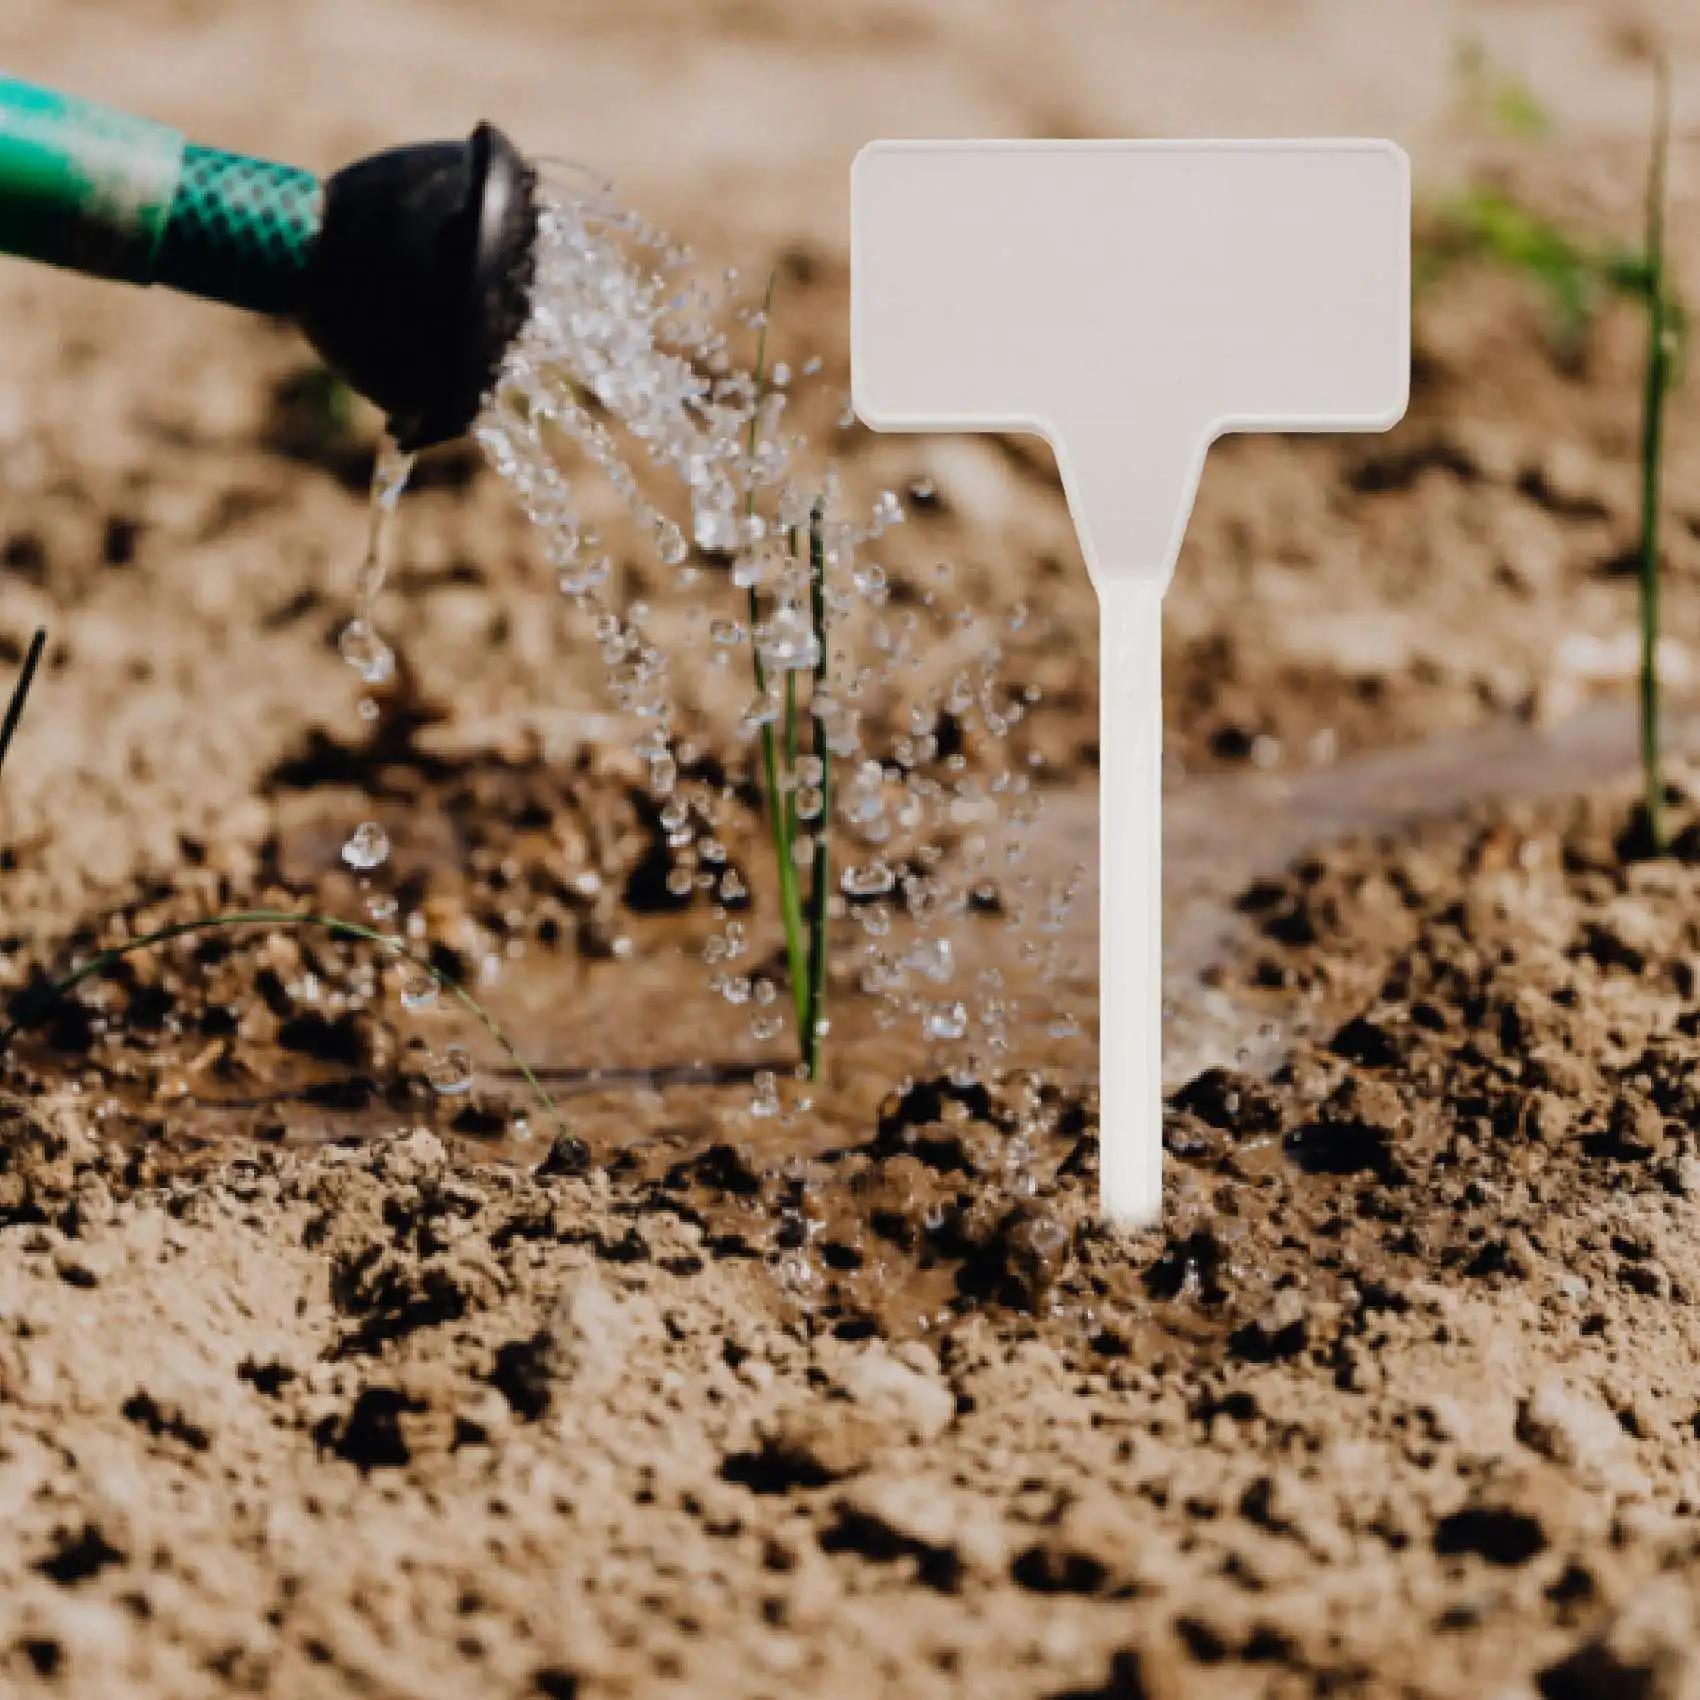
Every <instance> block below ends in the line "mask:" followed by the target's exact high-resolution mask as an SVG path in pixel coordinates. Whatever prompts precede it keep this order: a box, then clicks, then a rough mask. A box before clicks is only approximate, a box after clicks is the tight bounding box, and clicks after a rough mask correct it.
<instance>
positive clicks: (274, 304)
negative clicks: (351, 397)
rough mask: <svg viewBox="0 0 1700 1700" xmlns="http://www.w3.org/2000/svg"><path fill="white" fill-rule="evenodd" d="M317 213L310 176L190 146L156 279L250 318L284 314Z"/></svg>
mask: <svg viewBox="0 0 1700 1700" xmlns="http://www.w3.org/2000/svg"><path fill="white" fill-rule="evenodd" d="M323 212H324V192H323V190H322V189H321V187H320V185H319V180H318V178H316V177H315V176H313V174H312V173H311V172H307V171H297V170H296V169H295V168H294V167H293V166H288V165H273V164H272V163H270V162H269V161H267V160H261V159H249V158H247V157H245V156H244V155H242V154H234V153H222V152H220V151H219V150H218V149H216V148H202V147H194V146H191V147H189V148H187V149H186V150H185V151H184V155H183V171H182V175H181V177H180V178H179V179H178V183H177V193H176V195H175V197H174V198H173V200H172V203H171V211H170V213H169V214H168V215H167V218H166V225H165V234H164V237H163V238H162V240H161V242H160V249H159V261H158V268H157V270H156V272H155V281H156V282H158V283H163V284H168V285H169V286H170V287H171V288H173V289H182V290H187V291H188V292H189V293H190V294H192V295H205V296H210V297H211V298H212V299H213V300H215V301H225V302H228V303H229V304H230V305H231V306H233V307H246V308H248V309H249V310H250V311H252V312H256V313H276V314H291V313H293V312H294V311H295V309H296V307H297V306H298V305H299V304H300V293H301V275H302V273H303V272H304V271H305V270H306V266H307V261H308V258H309V257H310V256H311V254H312V252H313V244H314V242H315V241H316V240H317V238H318V234H319V222H320V219H321V218H322V216H323Z"/></svg>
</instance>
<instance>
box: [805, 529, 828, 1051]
mask: <svg viewBox="0 0 1700 1700" xmlns="http://www.w3.org/2000/svg"><path fill="white" fill-rule="evenodd" d="M825 517H826V510H825V506H824V504H823V503H820V502H816V503H815V505H814V508H813V510H812V511H811V512H810V514H809V620H810V623H811V624H812V625H813V627H814V633H815V646H816V655H815V682H814V692H813V695H812V697H811V700H810V707H811V709H812V710H813V712H812V713H811V715H810V720H811V721H812V723H813V738H814V744H813V748H814V755H815V760H816V761H818V762H819V763H820V813H819V815H818V817H817V818H818V820H819V822H820V824H819V826H818V827H817V828H816V829H815V835H814V838H815V853H814V866H813V868H812V869H811V870H810V874H809V1000H808V1023H807V1025H806V1026H805V1027H804V1029H803V1062H804V1065H805V1067H806V1069H807V1071H808V1076H809V1079H810V1080H818V1079H819V1078H820V1064H821V1050H822V1045H821V1040H822V1038H823V1034H822V1032H821V1023H822V1021H823V1020H824V1019H825V1015H826V944H827V939H826V923H827V906H828V904H829V903H830V902H831V896H832V893H831V880H832V754H831V751H830V750H829V749H828V748H827V742H826V720H825V718H824V716H823V715H822V713H821V710H820V700H821V697H822V695H823V694H824V693H825V691H826V683H827V669H828V665H829V663H828V656H827V632H826V538H825V536H824V535H823V532H822V522H823V521H824V519H825Z"/></svg>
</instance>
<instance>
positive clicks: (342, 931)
mask: <svg viewBox="0 0 1700 1700" xmlns="http://www.w3.org/2000/svg"><path fill="white" fill-rule="evenodd" d="M238 927H311V928H316V929H318V930H319V931H321V932H326V933H329V934H330V935H331V936H332V937H333V938H348V939H359V940H361V941H362V942H364V943H366V944H372V945H377V946H378V947H379V948H380V949H381V950H385V951H387V952H389V954H390V955H391V956H394V957H396V958H398V959H399V960H401V961H403V962H408V963H411V964H412V965H413V966H414V967H415V968H417V969H419V970H420V971H421V972H422V973H425V974H429V975H430V977H431V978H432V980H434V981H435V982H436V984H437V985H438V986H439V987H441V988H442V990H443V991H445V992H447V993H448V994H449V996H450V997H452V998H453V999H454V1000H455V1001H456V1002H457V1003H458V1004H460V1006H461V1007H462V1008H463V1009H465V1010H466V1011H467V1012H468V1014H470V1015H472V1016H473V1017H474V1018H475V1019H476V1020H477V1021H478V1023H479V1024H480V1025H481V1026H482V1027H483V1028H484V1030H485V1032H487V1033H488V1034H489V1035H490V1037H491V1038H492V1039H494V1040H495V1041H496V1043H497V1044H498V1045H500V1046H501V1047H502V1050H503V1051H504V1052H505V1053H506V1055H507V1058H508V1061H509V1062H511V1063H512V1064H513V1066H514V1068H515V1070H516V1071H517V1072H518V1074H519V1076H520V1078H521V1079H522V1080H524V1081H525V1083H526V1085H527V1086H528V1087H530V1089H531V1092H532V1095H533V1096H534V1097H535V1098H536V1099H537V1102H538V1103H539V1104H540V1105H541V1106H542V1107H543V1109H544V1111H545V1112H546V1113H547V1114H548V1115H549V1117H550V1118H551V1120H553V1122H554V1123H555V1126H556V1127H557V1128H559V1129H560V1131H561V1132H562V1133H566V1132H567V1131H568V1129H567V1124H566V1121H565V1120H564V1119H563V1117H562V1115H561V1112H560V1110H559V1108H558V1107H557V1106H556V1103H555V1100H554V1099H553V1098H551V1097H550V1096H549V1093H548V1092H547V1091H546V1090H545V1088H544V1086H543V1083H542V1081H540V1080H539V1079H538V1078H537V1076H536V1074H535V1073H534V1072H533V1071H532V1069H531V1066H530V1065H529V1064H528V1063H527V1062H526V1060H525V1058H524V1057H522V1056H521V1055H520V1054H519V1051H518V1050H517V1049H516V1048H515V1046H514V1043H513V1041H512V1040H511V1039H509V1037H508V1036H507V1034H506V1033H504V1032H503V1031H502V1029H501V1028H500V1027H499V1026H498V1025H497V1024H496V1020H495V1018H494V1017H493V1016H492V1015H491V1014H490V1012H489V1011H488V1010H487V1009H485V1007H484V1006H483V1005H482V1004H481V1003H480V1002H479V1001H478V1000H477V999H476V998H475V997H473V995H472V994H471V993H470V992H469V991H467V990H466V988H465V987H464V986H462V985H461V983H460V982H459V981H458V980H456V979H455V978H454V977H453V976H452V975H449V974H445V973H444V972H443V971H442V969H440V968H439V967H437V965H436V964H435V963H434V962H432V961H431V960H430V958H429V957H425V956H421V955H419V954H418V952H416V951H413V950H410V949H409V948H408V947H407V946H406V945H405V944H403V943H402V942H401V940H400V939H395V938H390V937H389V936H388V935H386V934H384V933H380V932H377V931H375V930H374V929H373V928H371V927H365V926H362V925H361V924H360V923H359V922H358V921H343V920H339V919H338V918H337V917H336V916H334V915H315V914H310V913H309V914H297V913H295V912H294V911H292V910H288V909H240V910H235V911H233V912H232V913H230V914H228V915H210V916H206V917H204V918H203V919H201V920H198V921H179V922H177V923H176V924H175V925H173V926H169V927H161V928H159V929H158V930H157V931H156V932H151V933H146V934H144V935H143V936H142V937H141V938H137V939H128V940H126V941H125V942H124V943H123V944H119V945H112V946H110V947H109V948H108V949H106V950H102V951H98V952H96V954H95V955H94V956H92V957H90V958H89V960H88V961H87V962H85V963H83V964H82V966H81V967H80V968H76V969H74V970H72V972H71V973H69V974H67V975H66V976H65V977H64V978H63V979H61V980H57V981H55V982H54V983H53V984H52V985H51V986H49V987H46V988H45V989H42V990H38V991H30V992H25V993H23V994H22V995H21V996H20V997H18V998H15V999H14V1000H13V1001H12V1003H11V1004H10V1005H9V1006H8V1008H7V1011H6V1014H7V1016H8V1025H7V1027H6V1029H5V1031H4V1032H0V1049H5V1048H6V1047H7V1046H9V1045H10V1044H11V1042H12V1040H13V1039H14V1038H15V1037H16V1036H17V1035H18V1033H19V1032H20V1031H21V1030H22V1029H23V1028H25V1027H26V1026H30V1025H33V1023H34V1022H35V1021H37V1020H39V1019H40V1018H41V1016H42V1015H43V1014H44V1013H45V1012H46V1011H47V1010H48V1009H50V1008H51V1007H52V1006H53V1005H54V1004H56V1003H58V1002H60V1001H61V1000H62V999H64V998H66V997H68V996H69V995H70V994H71V993H72V992H73V991H75V990H76V988H77V987H78V986H80V985H81V984H82V983H83V982H84V981H85V980H92V979H94V978H95V977H96V976H97V975H100V974H104V973H105V972H106V971H107V970H108V969H109V968H112V967H114V966H115V965H116V964H117V963H119V962H121V961H122V960H123V959H124V958H125V957H126V956H132V955H134V954H135V953H136V952H137V951H141V950H152V949H154V948H155V947H156V946H159V945H162V944H170V943H171V941H172V940H173V939H181V938H189V937H191V936H192V935H194V934H196V933H212V932H221V931H228V930H230V929H233V928H238ZM20 1005H26V1006H27V1007H26V1008H24V1009H23V1010H22V1011H21V1012H20V1009H19V1006H20Z"/></svg>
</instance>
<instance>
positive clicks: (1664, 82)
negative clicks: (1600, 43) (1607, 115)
mask: <svg viewBox="0 0 1700 1700" xmlns="http://www.w3.org/2000/svg"><path fill="white" fill-rule="evenodd" d="M1669 157H1670V69H1669V66H1668V65H1667V64H1665V63H1664V62H1663V61H1661V62H1660V65H1659V72H1658V111H1657V117H1656V119H1655V122H1654V132H1653V160H1652V167H1651V170H1650V173H1649V178H1648V186H1647V286H1646V287H1647V371H1646V394H1645V398H1644V402H1643V409H1642V429H1641V549H1640V556H1641V559H1640V569H1641V573H1640V576H1641V766H1642V772H1643V777H1644V781H1645V789H1646V811H1647V840H1648V848H1649V849H1650V850H1651V851H1652V853H1653V854H1654V855H1655V856H1660V855H1663V854H1664V850H1665V822H1664V785H1663V781H1662V779H1661V777H1660V772H1661V767H1662V762H1661V753H1662V752H1661V748H1660V736H1659V635H1660V627H1661V607H1660V591H1661V585H1660V573H1659V510H1660V507H1661V505H1662V501H1663V483H1664V435H1665V398H1666V396H1667V394H1668V393H1669V390H1670V376H1671V370H1670V353H1671V350H1670V340H1669V334H1668V330H1669V324H1668V322H1669V302H1668V300H1667V297H1666V293H1665V290H1666V283H1665V199H1666V179H1667V176H1668V167H1669Z"/></svg>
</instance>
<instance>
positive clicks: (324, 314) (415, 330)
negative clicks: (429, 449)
mask: <svg viewBox="0 0 1700 1700" xmlns="http://www.w3.org/2000/svg"><path fill="white" fill-rule="evenodd" d="M533 186H534V178H533V175H532V173H531V171H530V169H529V168H528V167H527V166H526V165H525V164H524V163H523V161H521V159H520V157H519V155H518V154H517V152H516V151H515V150H514V148H513V145H512V144H511V143H510V142H508V141H507V139H506V138H505V137H504V136H503V135H502V134H501V132H500V131H498V130H496V129H495V128H494V127H493V126H491V125H488V124H481V125H479V127H478V128H477V129H476V130H475V131H474V132H473V134H472V136H471V137H470V138H469V139H468V140H467V141H465V142H427V143H422V144H418V145H414V146H410V147H403V148H394V149H390V150H388V151H387V152H384V153H380V154H375V155H373V156H371V157H370V158H369V159H365V160H360V161H357V162H356V163H355V164H353V165H351V166H348V167H345V168H344V169H343V170H342V171H340V172H337V173H336V174H335V175H334V176H332V177H330V178H329V179H326V180H324V181H321V180H320V179H319V178H317V177H315V176H314V175H313V173H312V172H310V171H303V170H300V169H298V168H297V167H295V166H290V165H278V164H274V163H273V162H271V161H270V160H263V159H252V158H249V157H248V156H246V155H243V154H236V153H227V152H225V151H223V150H222V149H219V148H210V147H201V146H199V145H197V144H195V143H192V142H189V141H186V140H185V139H184V137H183V136H182V135H180V134H179V133H178V132H177V131H176V130H172V129H169V128H167V127H166V126H164V125H162V124H155V123H152V122H150V121H148V120H147V119H143V118H135V117H131V116H130V115H129V114H127V113H123V112H117V111H114V110H112V109H111V108H109V107H104V106H99V105H96V104H94V103H92V102H90V101H85V100H79V99H77V98H75V97H73V96H69V95H64V94H60V93H57V92H55V91H53V90H49V89H43V88H38V87H36V86H35V85H33V84H30V83H25V82H19V81H17V80H15V79H10V78H4V77H0V253H7V254H12V255H15V256H18V257H20V258H24V259H31V260H41V261H44V262H46V263H47V264H49V265H55V266H62V267H67V268H69V269H71V270H73V271H78V272H85V273H89V274H91V275H94V276H100V277H110V278H117V279H120V280H123V281H125V282H129V283H136V284H162V285H165V286H166V287H168V288H171V289H174V290H179V291H181V292H183V293H186V294H189V295H198V296H203V297H205V298H207V299H209V300H213V301H221V302H224V303H226V304H228V305H230V306H233V307H240V308H245V309H247V310H248V311H250V312H256V313H266V314H272V315H277V316H283V317H290V318H294V319H296V320H298V321H299V322H300V324H301V326H302V329H303V330H304V331H305V332H306V334H307V336H308V337H309V339H310V340H311V341H312V342H313V343H314V345H315V346H316V347H317V348H318V349H319V351H320V352H321V354H323V355H324V356H325V358H326V360H327V361H328V363H329V364H330V365H331V366H332V367H333V368H334V369H336V370H337V371H339V372H340V373H341V374H342V376H343V377H345V378H346V379H347V380H348V381H349V382H350V383H351V384H352V385H353V386H354V387H355V388H356V389H358V390H360V391H361V392H362V393H363V394H365V395H367V396H370V397H371V399H372V400H374V401H376V402H377V403H378V404H379V406H381V407H383V408H384V410H385V411H386V413H388V414H389V415H390V420H391V428H392V429H393V430H394V431H395V432H396V434H397V436H398V438H399V439H401V441H402V442H403V446H404V447H411V448H422V447H426V446H428V445H429V444H430V443H431V442H435V441H441V440H443V439H444V438H446V437H451V436H455V435H458V434H459V433H460V432H461V431H464V430H465V429H466V427H467V426H468V425H469V424H470V423H471V420H472V418H473V416H474V414H475V413H476V411H477V407H478V403H479V401H480V399H481V397H482V396H483V394H484V392H485V390H486V389H487V387H488V386H489V384H490V382H491V381H492V380H493V378H494V376H495V372H496V369H497V366H498V365H499V362H500V360H501V356H502V354H503V353H504V352H505V351H506V349H507V347H508V344H509V343H510V342H511V341H512V339H513V337H514V336H515V335H516V334H517V333H518V331H519V328H520V326H521V324H522V323H523V322H524V318H525V314H526V311H527V306H528V295H529V288H530V276H531V249H532V243H533V240H534V237H535V232H536V209H535V206H534V203H533V198H532V197H533Z"/></svg>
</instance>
